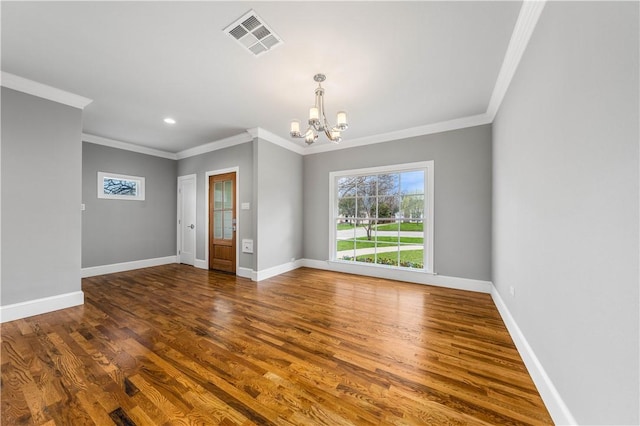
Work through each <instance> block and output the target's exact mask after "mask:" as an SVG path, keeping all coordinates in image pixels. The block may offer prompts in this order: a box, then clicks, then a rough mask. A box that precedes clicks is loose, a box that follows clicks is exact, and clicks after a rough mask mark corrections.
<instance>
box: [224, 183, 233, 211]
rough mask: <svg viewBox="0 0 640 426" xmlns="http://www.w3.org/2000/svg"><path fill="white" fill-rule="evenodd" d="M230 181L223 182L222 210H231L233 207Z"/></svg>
mask: <svg viewBox="0 0 640 426" xmlns="http://www.w3.org/2000/svg"><path fill="white" fill-rule="evenodd" d="M232 189H233V188H232V186H231V181H230V180H227V181H225V182H224V208H225V209H231V208H232V207H233V191H232Z"/></svg>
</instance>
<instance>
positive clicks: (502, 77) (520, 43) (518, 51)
mask: <svg viewBox="0 0 640 426" xmlns="http://www.w3.org/2000/svg"><path fill="white" fill-rule="evenodd" d="M545 4H546V0H535V1H532V0H528V1H524V2H522V7H521V8H520V14H519V15H518V20H517V21H516V25H515V27H514V29H513V33H512V34H511V39H510V40H509V46H508V47H507V52H506V53H505V55H504V59H503V61H502V66H501V67H500V73H499V74H498V78H497V79H496V84H495V86H493V93H492V94H491V99H490V100H489V105H488V106H487V112H486V115H487V118H488V119H489V122H493V120H494V118H496V114H497V113H498V109H500V105H501V104H502V101H503V99H504V97H505V95H506V94H507V90H508V89H509V85H510V84H511V80H512V79H513V76H514V75H515V73H516V70H517V69H518V65H519V64H520V59H522V55H523V54H524V51H525V50H526V49H527V45H528V44H529V40H530V39H531V35H532V34H533V30H535V28H536V24H537V23H538V18H540V14H541V13H542V9H544V6H545Z"/></svg>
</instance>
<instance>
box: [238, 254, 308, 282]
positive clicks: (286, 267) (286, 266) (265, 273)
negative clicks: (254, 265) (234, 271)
mask: <svg viewBox="0 0 640 426" xmlns="http://www.w3.org/2000/svg"><path fill="white" fill-rule="evenodd" d="M300 266H302V262H301V259H299V260H296V261H293V262H287V263H283V264H282V265H277V266H274V267H272V268H267V269H263V270H261V271H252V273H251V280H253V281H262V280H266V279H267V278H271V277H275V276H276V275H280V274H284V273H285V272H289V271H293V270H294V269H298V268H299V267H300Z"/></svg>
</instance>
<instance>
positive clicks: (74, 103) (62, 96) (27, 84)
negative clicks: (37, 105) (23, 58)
mask: <svg viewBox="0 0 640 426" xmlns="http://www.w3.org/2000/svg"><path fill="white" fill-rule="evenodd" d="M0 84H1V85H2V86H3V87H6V88H7V89H12V90H17V91H19V92H23V93H27V94H29V95H33V96H37V97H39V98H43V99H48V100H50V101H54V102H58V103H60V104H64V105H68V106H71V107H74V108H78V109H84V107H86V106H87V105H89V104H90V103H91V102H93V100H92V99H89V98H85V97H82V96H79V95H76V94H74V93H71V92H66V91H64V90H60V89H57V88H55V87H52V86H47V85H46V84H42V83H38V82H35V81H32V80H28V79H26V78H23V77H20V76H17V75H15V74H10V73H8V72H5V71H2V78H1V79H0Z"/></svg>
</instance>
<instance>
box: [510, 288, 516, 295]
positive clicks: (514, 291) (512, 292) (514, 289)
mask: <svg viewBox="0 0 640 426" xmlns="http://www.w3.org/2000/svg"><path fill="white" fill-rule="evenodd" d="M509 294H510V295H512V296H514V297H515V295H516V288H515V287H514V286H510V287H509Z"/></svg>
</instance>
